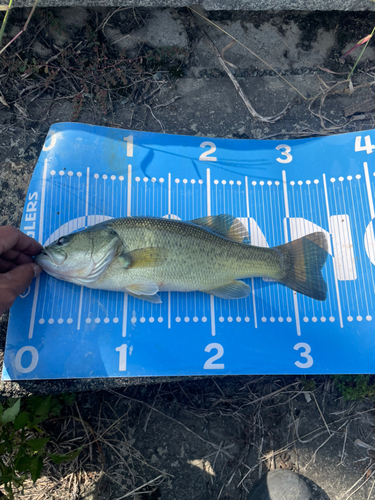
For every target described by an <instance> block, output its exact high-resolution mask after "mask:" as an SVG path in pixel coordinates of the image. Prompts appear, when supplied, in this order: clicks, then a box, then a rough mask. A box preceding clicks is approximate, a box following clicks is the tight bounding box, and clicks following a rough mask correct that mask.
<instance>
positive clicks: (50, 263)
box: [35, 214, 328, 304]
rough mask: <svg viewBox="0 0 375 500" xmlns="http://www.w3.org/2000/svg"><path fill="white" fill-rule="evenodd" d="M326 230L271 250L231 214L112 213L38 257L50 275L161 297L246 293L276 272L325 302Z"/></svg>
mask: <svg viewBox="0 0 375 500" xmlns="http://www.w3.org/2000/svg"><path fill="white" fill-rule="evenodd" d="M327 252H328V243H327V238H326V236H325V233H324V232H315V233H311V234H308V235H306V236H304V237H303V238H299V239H296V240H292V241H290V242H288V243H285V244H282V245H279V246H275V247H273V248H268V247H258V246H254V245H251V242H250V240H249V235H248V232H247V230H246V228H245V226H244V225H243V224H242V222H241V221H240V220H239V219H236V218H235V217H233V216H232V215H228V214H221V215H211V216H207V217H202V218H199V219H194V220H191V221H181V220H176V219H166V218H157V217H124V218H118V219H109V220H106V221H104V222H100V223H99V224H95V225H93V226H90V227H88V228H85V229H83V230H79V231H77V232H73V233H71V234H68V235H66V236H62V237H60V238H59V239H58V240H56V241H55V242H53V243H52V244H51V245H48V246H46V247H45V248H43V250H42V252H41V253H40V254H39V255H38V256H37V257H36V258H35V260H36V262H37V264H39V265H40V266H41V267H42V268H43V270H44V271H46V272H47V273H48V274H50V275H51V276H53V277H55V278H57V279H61V280H64V281H68V282H71V283H75V284H76V285H81V286H85V287H88V288H93V289H100V290H110V291H116V292H126V293H128V294H129V295H131V296H133V297H136V298H138V299H142V300H145V301H148V302H153V303H156V304H157V303H161V298H160V296H159V295H158V292H166V291H168V292H194V291H199V292H205V293H207V294H210V295H214V296H215V297H220V298H222V299H242V298H245V297H247V296H248V295H249V294H250V291H251V287H250V286H249V285H248V284H247V283H245V282H244V281H242V279H246V278H256V277H262V278H270V279H272V280H275V281H277V282H279V283H282V284H283V285H286V286H287V287H289V288H291V289H292V290H295V291H296V292H299V293H302V294H304V295H306V296H308V297H311V298H312V299H315V300H319V301H324V300H325V299H326V297H327V285H326V282H325V281H324V278H323V275H322V268H323V266H324V264H325V262H326V259H327V255H328V253H327Z"/></svg>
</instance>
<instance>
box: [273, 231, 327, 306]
mask: <svg viewBox="0 0 375 500" xmlns="http://www.w3.org/2000/svg"><path fill="white" fill-rule="evenodd" d="M275 249H276V250H278V251H279V252H281V253H282V255H283V257H284V266H285V267H284V271H285V276H284V278H283V279H281V280H279V281H280V283H283V284H284V285H286V286H288V287H289V288H291V289H292V290H295V291H296V292H299V293H303V294H304V295H307V296H308V297H311V298H312V299H315V300H326V298H327V284H326V282H325V281H324V278H323V275H322V267H323V266H324V264H325V262H326V260H327V255H328V244H327V239H326V236H325V234H324V233H323V232H320V233H312V234H308V235H307V236H304V237H303V238H299V239H298V240H294V241H291V242H290V243H286V244H285V245H280V246H278V247H275Z"/></svg>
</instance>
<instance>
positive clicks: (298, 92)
mask: <svg viewBox="0 0 375 500" xmlns="http://www.w3.org/2000/svg"><path fill="white" fill-rule="evenodd" d="M188 8H189V9H190V10H191V11H192V12H194V13H195V14H197V15H198V16H200V17H202V18H203V19H204V20H205V21H207V22H208V23H211V24H212V25H213V26H215V28H217V29H219V30H220V31H222V32H223V33H225V34H226V35H228V36H229V37H230V38H232V40H235V41H236V42H237V43H238V44H239V45H241V47H243V48H244V49H245V50H247V51H248V52H250V54H251V55H253V56H254V57H256V58H257V59H259V61H261V62H262V63H263V64H265V65H266V66H267V67H268V68H270V69H272V71H274V72H275V73H276V75H277V76H279V77H280V78H281V79H282V80H284V82H285V83H287V84H288V85H289V87H292V89H293V90H295V91H296V92H297V94H299V95H300V96H301V97H303V99H305V100H307V97H305V96H304V95H303V94H302V93H301V92H300V91H299V90H298V89H296V88H295V87H294V86H293V85H292V84H291V83H290V82H288V80H287V79H286V78H284V77H283V75H281V74H280V73H279V72H278V71H276V70H275V68H273V67H272V66H271V65H270V64H268V63H267V62H266V61H265V60H264V59H262V58H261V57H260V56H258V54H256V53H255V52H253V51H252V50H250V49H249V47H246V45H244V44H243V43H241V42H240V41H239V40H237V38H235V37H234V36H233V35H231V34H230V33H228V32H227V31H225V30H223V28H220V26H218V25H217V24H215V23H214V22H213V21H210V20H209V19H207V17H205V16H203V15H202V14H200V13H199V12H197V11H196V10H194V9H192V8H191V7H188Z"/></svg>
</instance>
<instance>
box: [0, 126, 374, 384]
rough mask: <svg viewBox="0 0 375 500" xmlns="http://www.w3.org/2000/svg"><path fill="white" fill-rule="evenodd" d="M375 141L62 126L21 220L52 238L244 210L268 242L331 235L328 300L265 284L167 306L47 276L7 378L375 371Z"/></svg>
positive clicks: (256, 234)
mask: <svg viewBox="0 0 375 500" xmlns="http://www.w3.org/2000/svg"><path fill="white" fill-rule="evenodd" d="M374 144H375V132H373V131H367V132H358V133H350V134H344V135H336V136H333V137H321V138H314V139H300V140H287V141H260V140H235V139H216V138H215V139H213V138H202V137H186V136H180V135H166V134H154V133H146V132H137V131H131V130H120V129H110V128H104V127H97V126H90V125H83V124H76V123H60V124H56V125H54V126H53V127H51V129H50V131H49V134H48V137H47V139H46V142H45V145H44V147H43V151H42V153H41V155H40V157H39V160H38V163H37V165H36V167H35V171H34V174H33V176H32V179H31V182H30V186H29V191H28V194H27V199H26V202H25V207H24V212H23V217H22V225H21V229H22V230H23V231H24V232H25V233H27V234H28V235H30V236H32V237H34V238H36V239H37V240H38V241H39V242H40V243H42V244H43V245H47V244H49V243H52V242H53V241H54V240H56V239H57V238H59V237H60V236H64V235H66V234H68V233H70V232H72V231H76V230H78V229H81V228H84V227H87V226H90V225H92V224H95V223H98V222H101V221H104V220H106V219H109V218H112V217H124V216H137V215H147V216H157V217H167V218H179V219H182V220H191V219H194V218H198V217H204V216H206V215H217V214H222V213H228V214H232V215H233V216H235V217H238V218H240V219H241V221H242V222H243V223H244V225H245V227H246V228H247V230H248V232H249V235H250V236H251V241H252V244H253V245H257V246H270V247H272V246H276V245H280V244H283V243H285V242H288V241H290V240H292V239H295V238H299V237H302V236H304V235H306V234H309V233H312V232H315V231H324V232H325V233H326V236H327V239H328V241H329V255H328V259H327V263H326V264H325V266H324V268H323V275H324V279H325V281H326V282H327V285H328V297H327V299H326V300H325V301H324V302H318V301H316V300H313V299H310V298H308V297H306V296H303V295H300V294H297V293H296V292H293V291H292V290H290V289H288V288H286V287H285V286H283V285H281V284H279V283H276V282H273V281H270V280H264V279H261V278H259V279H249V280H246V281H247V283H248V284H249V285H250V286H251V293H250V295H249V297H247V298H245V299H237V300H224V299H220V298H217V297H213V296H210V295H207V294H204V293H199V292H196V293H177V292H173V293H167V292H165V293H161V298H162V301H163V303H162V304H151V303H148V302H143V301H141V300H139V299H135V298H133V297H131V296H128V295H127V294H124V293H120V292H108V291H103V290H90V289H88V288H84V287H80V286H78V285H74V284H71V283H67V282H63V281H59V280H56V279H54V278H52V277H51V276H48V275H47V274H46V273H42V275H41V276H40V277H38V278H37V279H36V280H34V282H33V283H32V285H31V286H30V287H29V288H28V290H27V291H26V292H25V294H24V295H23V296H21V297H19V298H18V299H17V300H16V302H15V304H14V306H13V307H12V309H11V313H10V320H9V326H8V334H7V341H6V348H5V359H4V368H3V374H2V378H3V380H21V379H33V380H36V379H57V378H59V379H62V378H86V377H87V378H92V377H119V376H123V377H144V376H149V377H152V376H161V375H164V376H173V375H204V374H206V375H212V374H297V373H299V374H312V373H315V374H317V373H318V374H319V373H320V374H322V373H373V372H374V369H375V329H374V321H375V319H374V318H375V296H374V290H375V269H374V265H375V241H374V226H373V221H374V218H375V209H374V200H373V194H374V189H375V186H374V182H375V179H374V176H375V155H373V152H374V150H375V146H374Z"/></svg>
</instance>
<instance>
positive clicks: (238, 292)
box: [202, 280, 251, 299]
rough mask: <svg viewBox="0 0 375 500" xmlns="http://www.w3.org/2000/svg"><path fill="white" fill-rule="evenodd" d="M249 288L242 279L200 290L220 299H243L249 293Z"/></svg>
mask: <svg viewBox="0 0 375 500" xmlns="http://www.w3.org/2000/svg"><path fill="white" fill-rule="evenodd" d="M250 291H251V288H250V286H249V285H247V284H246V283H244V282H243V281H236V280H234V281H232V282H231V283H227V284H226V285H222V286H219V287H217V288H213V289H212V290H202V292H206V293H209V294H210V295H215V297H220V298H221V299H243V298H245V297H247V296H248V295H249V293H250Z"/></svg>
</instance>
